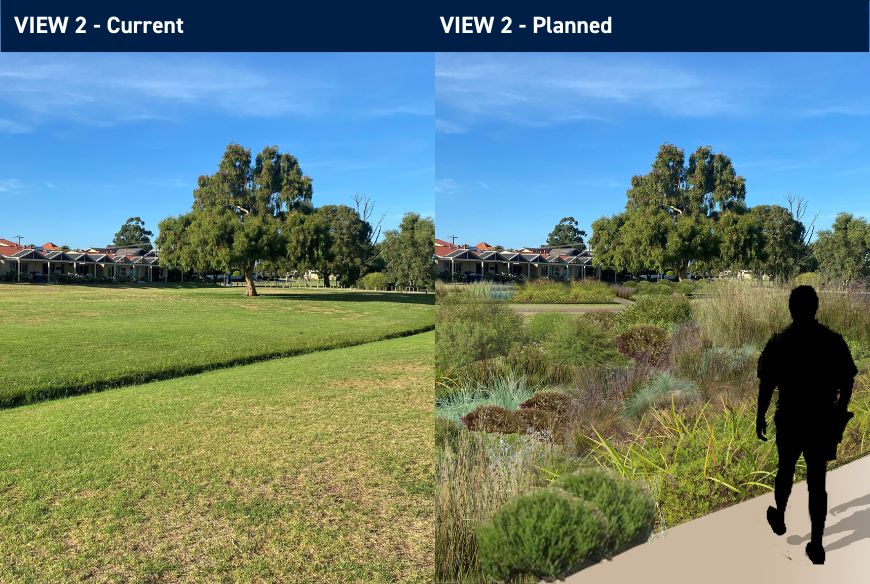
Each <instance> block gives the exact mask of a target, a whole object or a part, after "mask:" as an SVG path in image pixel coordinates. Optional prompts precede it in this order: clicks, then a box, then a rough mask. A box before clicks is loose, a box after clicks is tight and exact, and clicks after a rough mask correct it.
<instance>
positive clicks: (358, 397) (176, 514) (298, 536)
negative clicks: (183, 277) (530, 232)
mask: <svg viewBox="0 0 870 584" xmlns="http://www.w3.org/2000/svg"><path fill="white" fill-rule="evenodd" d="M433 350H434V334H433V333H431V332H430V333H424V334H420V335H415V336H411V337H407V338H402V339H395V340H389V341H383V342H376V343H370V344H367V345H363V346H358V347H353V348H347V349H339V350H333V351H323V352H318V353H313V354H309V355H302V356H298V357H291V358H286V359H276V360H272V361H267V362H262V363H256V364H253V365H247V366H241V367H233V368H229V369H222V370H219V371H211V372H207V373H203V374H200V375H193V376H188V377H183V378H178V379H172V380H166V381H160V382H155V383H150V384H148V385H147V386H129V387H123V388H117V389H112V390H108V391H104V392H100V393H91V394H87V395H82V396H77V397H72V398H69V399H65V400H55V401H50V402H44V403H39V404H34V405H28V406H23V407H20V408H15V409H10V410H5V411H0V541H2V542H3V545H2V546H0V581H2V582H18V581H25V582H71V581H82V580H91V581H97V582H104V581H117V582H152V581H161V582H181V581H183V582H194V581H245V582H247V581H269V582H291V583H292V582H300V583H301V582H305V583H309V582H311V583H317V582H324V583H326V582H329V583H334V582H366V583H369V582H374V583H378V582H384V583H386V582H411V583H414V582H420V583H423V582H431V580H432V577H433V573H434V568H433V566H434V549H433V546H434V544H433V530H432V529H433V528H432V525H433V521H434V510H433V494H434V491H433V489H434V468H433V461H434V445H433V442H432V431H433V429H432V386H433V374H432V354H433Z"/></svg>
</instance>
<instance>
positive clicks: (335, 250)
mask: <svg viewBox="0 0 870 584" xmlns="http://www.w3.org/2000/svg"><path fill="white" fill-rule="evenodd" d="M316 215H317V216H318V217H320V219H321V220H322V221H323V223H324V224H325V226H326V228H327V229H328V231H329V248H328V250H327V253H325V254H324V255H323V256H322V257H321V260H320V262H319V263H318V266H317V269H318V271H319V272H320V273H321V274H322V276H323V278H324V280H325V281H326V282H327V283H328V282H329V275H330V274H332V275H334V276H335V277H336V278H337V279H338V281H339V282H341V283H342V284H345V285H351V284H354V283H355V282H356V281H357V280H358V279H359V277H360V275H361V274H362V272H363V269H364V268H365V266H366V262H367V261H368V259H369V257H371V255H372V253H373V245H372V241H371V237H372V226H371V224H369V222H368V221H366V220H364V219H363V218H362V217H360V214H359V213H358V212H357V210H356V209H353V208H351V207H348V206H347V205H324V206H323V207H320V208H318V209H317V211H316Z"/></svg>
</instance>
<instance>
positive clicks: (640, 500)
mask: <svg viewBox="0 0 870 584" xmlns="http://www.w3.org/2000/svg"><path fill="white" fill-rule="evenodd" d="M553 486H554V487H558V488H561V489H563V490H565V491H567V492H568V493H571V494H572V495H574V496H575V497H580V498H581V499H584V500H586V501H589V502H590V503H593V504H594V505H595V506H596V507H598V509H600V510H601V512H602V513H604V516H605V517H607V526H608V532H607V534H608V541H607V550H608V552H609V553H618V552H620V551H623V550H625V549H626V548H629V547H631V546H633V545H637V544H639V543H643V542H645V541H646V540H647V539H649V536H650V534H651V533H652V530H653V525H654V524H655V514H656V506H655V501H654V500H653V497H652V494H651V493H650V492H649V489H647V488H646V487H645V486H644V485H642V484H641V483H639V482H636V481H631V480H628V479H624V478H622V477H621V476H619V475H618V474H617V473H616V472H615V471H613V470H610V469H605V468H587V469H582V470H579V471H577V472H575V473H571V474H566V475H562V476H560V477H559V478H558V479H556V481H555V482H554V483H553Z"/></svg>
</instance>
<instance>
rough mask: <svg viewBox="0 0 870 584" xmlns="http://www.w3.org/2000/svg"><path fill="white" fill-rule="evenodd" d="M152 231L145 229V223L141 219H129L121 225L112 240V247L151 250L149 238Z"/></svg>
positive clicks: (152, 233)
mask: <svg viewBox="0 0 870 584" xmlns="http://www.w3.org/2000/svg"><path fill="white" fill-rule="evenodd" d="M153 235H154V232H153V231H149V230H148V229H145V222H144V221H142V218H141V217H130V218H129V219H127V221H126V222H125V223H124V224H123V225H121V228H120V229H119V230H118V232H117V233H115V237H114V239H112V245H117V246H118V247H128V246H129V247H141V248H142V249H146V250H150V249H151V247H152V246H151V237H152V236H153Z"/></svg>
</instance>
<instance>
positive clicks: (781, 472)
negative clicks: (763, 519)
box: [767, 436, 801, 535]
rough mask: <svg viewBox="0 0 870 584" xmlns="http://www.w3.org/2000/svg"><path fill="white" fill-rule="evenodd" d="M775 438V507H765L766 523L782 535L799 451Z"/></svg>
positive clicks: (784, 441)
mask: <svg viewBox="0 0 870 584" xmlns="http://www.w3.org/2000/svg"><path fill="white" fill-rule="evenodd" d="M777 438H778V439H777V441H776V449H777V451H778V452H779V465H778V466H777V470H776V479H775V480H774V492H773V496H774V499H775V500H776V507H768V508H767V523H768V525H770V529H771V530H772V531H773V533H775V534H776V535H783V534H784V533H785V508H786V505H788V498H789V495H791V488H792V485H793V484H794V469H795V466H797V461H798V457H800V453H801V451H800V448H797V447H795V445H794V444H792V443H791V442H789V441H786V440H783V437H782V436H778V437H777Z"/></svg>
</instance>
